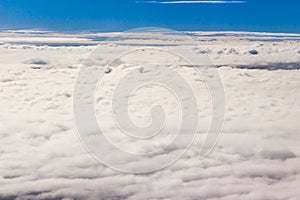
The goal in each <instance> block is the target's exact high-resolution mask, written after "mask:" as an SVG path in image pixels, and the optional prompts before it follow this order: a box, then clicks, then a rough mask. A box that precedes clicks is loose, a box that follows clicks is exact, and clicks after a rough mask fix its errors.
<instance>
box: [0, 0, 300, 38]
mask: <svg viewBox="0 0 300 200" xmlns="http://www.w3.org/2000/svg"><path fill="white" fill-rule="evenodd" d="M212 1H214V2H212ZM299 10H300V1H299V0H285V1H281V0H245V1H229V0H228V1H215V0H207V1H193V0H189V1H188V0H186V1H179V0H178V1H176V0H159V1H147V0H145V1H140V0H98V1H95V0H94V1H92V0H73V1H70V0H0V29H31V28H37V29H47V30H59V31H124V30H128V29H132V28H139V27H164V28H170V29H175V30H179V31H184V30H197V31H266V32H294V33H300V12H299Z"/></svg>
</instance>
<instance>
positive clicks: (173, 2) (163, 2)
mask: <svg viewBox="0 0 300 200" xmlns="http://www.w3.org/2000/svg"><path fill="white" fill-rule="evenodd" d="M143 3H156V4H239V3H246V1H144V2H143Z"/></svg>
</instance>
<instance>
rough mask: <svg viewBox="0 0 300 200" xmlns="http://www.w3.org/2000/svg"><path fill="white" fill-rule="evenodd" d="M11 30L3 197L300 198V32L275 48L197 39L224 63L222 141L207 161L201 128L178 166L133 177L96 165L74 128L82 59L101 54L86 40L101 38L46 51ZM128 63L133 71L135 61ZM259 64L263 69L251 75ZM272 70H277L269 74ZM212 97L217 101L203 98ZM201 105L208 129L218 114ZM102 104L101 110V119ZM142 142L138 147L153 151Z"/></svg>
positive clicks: (6, 56) (5, 74) (248, 40)
mask: <svg viewBox="0 0 300 200" xmlns="http://www.w3.org/2000/svg"><path fill="white" fill-rule="evenodd" d="M10 34H17V33H9V34H8V33H2V36H1V37H2V38H3V37H5V40H3V39H1V37H0V41H1V42H2V44H1V45H0V53H1V58H0V96H1V99H0V110H1V112H0V122H1V123H0V136H1V140H0V163H1V165H0V185H1V187H0V199H206V200H207V199H210V200H227V199H228V200H234V199H237V200H238V199H249V200H253V199H257V200H266V199H272V200H274V199H278V200H281V199H282V200H287V199H288V200H296V199H298V198H299V196H300V192H299V189H298V188H299V185H300V181H299V180H300V167H299V166H300V158H299V156H300V147H299V141H300V140H299V139H300V134H299V129H300V125H299V118H300V104H299V101H300V87H299V86H300V79H299V76H300V71H299V70H298V69H297V67H294V68H291V69H290V70H286V68H285V66H288V65H290V64H291V63H294V64H295V66H297V65H296V64H297V63H299V60H300V54H299V53H298V51H299V41H297V40H293V38H294V37H299V36H298V35H279V36H276V38H278V37H279V38H282V40H280V41H277V42H273V39H274V37H275V36H274V35H261V34H249V33H230V34H228V33H227V34H225V33H224V34H220V35H216V34H215V33H193V37H195V38H196V39H197V40H199V42H200V44H202V47H203V49H196V51H198V53H199V55H203V54H208V55H210V57H211V58H212V59H213V61H214V62H215V63H216V64H217V65H218V66H219V69H218V71H219V73H220V76H221V78H222V80H223V83H224V88H225V93H226V117H225V123H224V129H223V135H222V137H221V139H220V141H219V143H218V144H217V145H216V147H215V149H214V151H213V152H212V153H211V154H210V155H209V156H208V157H206V158H205V159H200V158H199V150H200V146H201V142H202V141H203V138H204V134H203V133H202V132H201V131H199V134H197V137H196V141H195V143H194V144H193V145H192V147H191V148H190V149H189V150H188V151H187V152H186V154H185V155H184V156H183V157H182V158H181V159H179V160H178V161H177V162H175V163H174V164H173V165H172V166H170V167H168V168H165V169H163V170H160V171H157V172H153V173H150V174H127V173H121V172H118V171H115V170H113V169H110V168H108V167H106V166H104V165H102V164H101V163H99V162H98V161H97V160H95V159H94V158H93V157H92V156H91V155H90V154H89V153H88V152H87V151H86V150H85V148H84V147H83V145H82V144H81V142H80V139H79V137H78V135H77V133H76V130H75V128H74V127H75V125H74V120H73V108H72V102H73V99H72V98H73V90H74V85H75V81H76V76H77V73H78V72H79V69H80V63H82V61H83V60H85V59H86V58H87V57H88V56H89V55H90V53H91V52H92V51H93V50H94V49H95V46H90V45H88V46H87V45H84V44H85V42H86V41H88V42H87V43H88V44H93V40H92V39H91V38H93V37H95V36H93V37H92V36H91V35H84V37H86V38H87V39H82V41H81V40H80V41H79V40H78V41H77V40H76V45H75V44H73V45H69V46H67V45H66V44H72V41H71V42H70V41H68V40H67V39H66V36H64V37H65V40H67V41H68V42H66V43H64V45H63V44H60V45H58V46H57V44H56V45H53V46H47V45H44V44H40V41H38V42H39V44H38V45H37V44H35V43H34V42H35V41H31V42H33V43H30V44H24V41H22V38H21V36H20V38H21V39H20V38H19V39H18V42H17V43H16V44H12V43H13V40H14V38H11V39H7V38H8V35H10ZM28 34H29V33H28ZM23 35H24V33H23ZM23 35H22V37H25V36H26V35H25V36H23ZM232 35H234V36H235V37H234V38H236V36H239V39H234V38H233V37H232ZM49 37H51V35H50V36H49ZM53 37H54V36H53ZM55 37H59V38H62V37H63V36H61V35H59V36H57V35H55ZM74 37H75V36H74ZM80 37H81V38H83V36H82V35H81V36H80ZM262 37H264V38H263V40H264V41H261V38H262ZM272 37H273V38H272ZM203 38H204V39H203ZM253 38H254V39H253ZM266 39H267V41H265V40H266ZM28 40H30V37H28V38H26V42H27V43H28ZM47 40H49V38H48V39H47ZM200 40H202V41H200ZM57 41H58V40H57V39H56V40H55V42H57ZM59 41H60V42H62V41H64V40H63V39H59ZM47 42H48V41H46V43H47ZM77 42H79V43H80V45H78V44H77ZM145 42H147V41H145ZM148 42H149V41H148ZM127 45H128V44H127ZM99 48H100V49H101V48H102V51H103V52H104V55H103V56H102V57H101V58H99V59H100V60H101V59H104V58H106V57H109V56H110V55H109V52H110V51H111V50H112V49H115V48H117V49H119V50H120V51H123V50H124V49H127V48H130V46H126V45H120V46H117V45H110V46H102V47H101V46H100V47H99ZM178 48H180V46H179V47H178ZM251 50H256V51H257V52H258V54H255V55H253V54H251V53H249V51H251ZM105 52H106V53H105ZM106 54H107V56H106ZM128 59H138V58H130V57H128ZM174 62H180V61H176V60H175V61H174ZM120 63H121V64H122V63H123V67H124V69H125V68H126V61H125V60H121V61H120ZM285 63H286V65H284V64H285ZM86 64H87V63H86ZM92 64H93V63H91V65H92ZM175 64H176V63H175ZM254 65H258V66H260V67H261V68H259V69H252V68H251V66H254ZM272 66H273V68H272V69H276V70H269V69H270V68H271V67H272ZM274 66H278V67H277V68H276V67H275V68H274ZM278 68H279V69H278ZM181 70H182V72H183V73H185V75H186V76H189V77H190V79H191V80H193V81H195V84H196V83H197V80H198V81H199V82H201V80H200V79H197V77H196V76H194V74H192V73H191V71H189V67H188V66H182V68H181ZM116 72H118V70H115V69H112V71H110V72H109V73H107V75H106V76H108V79H110V80H114V78H113V77H109V76H111V75H113V74H114V73H116ZM143 72H144V70H143ZM111 86H112V85H110V83H109V84H108V86H107V87H105V88H104V90H102V91H99V93H98V94H97V95H98V96H97V95H96V97H95V98H96V100H97V102H98V103H99V106H100V105H105V99H104V100H103V98H101V97H105V92H109V91H110V89H109V88H110V87H111ZM198 89H199V91H202V90H201V88H198ZM101 92H103V93H104V94H102V93H101ZM200 96H201V95H200ZM145 101H146V100H145ZM203 101H204V102H209V101H210V99H209V98H206V96H204V97H203ZM167 102H168V101H167ZM202 106H203V107H201V105H200V107H199V109H201V111H203V112H202V113H200V115H201V119H202V120H203V122H204V124H206V123H207V121H206V120H208V119H206V116H207V115H209V112H210V111H209V109H208V108H207V109H206V107H205V105H202ZM101 108H103V107H101V106H100V107H97V106H96V108H95V110H96V111H97V112H98V113H99V111H101ZM106 109H108V106H106V107H104V110H102V111H103V112H106ZM132 110H133V111H135V110H139V109H136V108H134V107H133V108H132ZM136 118H137V120H138V119H139V117H138V116H137V117H136ZM110 127H111V126H110V124H106V128H107V130H110V131H111V132H110V133H111V134H112V137H113V136H114V132H115V130H114V129H113V128H111V129H109V128H110ZM200 127H201V125H200ZM203 129H204V128H203ZM119 142H120V145H122V144H124V143H122V142H124V141H119ZM127 142H128V141H127ZM161 143H163V142H161ZM161 143H160V142H159V141H156V142H154V143H153V145H157V146H159V145H161ZM136 145H137V146H136V149H134V150H143V148H144V147H145V146H143V144H141V143H138V144H136ZM125 146H126V143H125ZM150 164H151V163H150Z"/></svg>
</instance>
